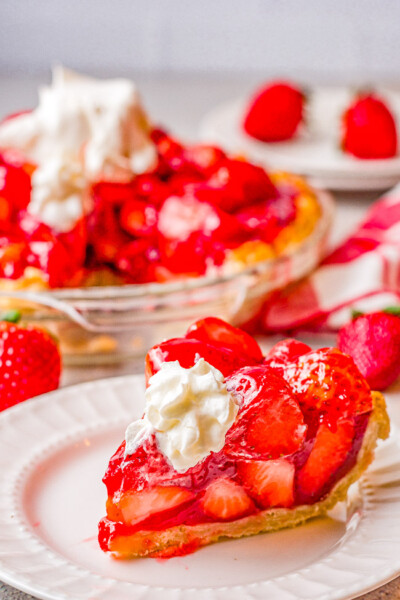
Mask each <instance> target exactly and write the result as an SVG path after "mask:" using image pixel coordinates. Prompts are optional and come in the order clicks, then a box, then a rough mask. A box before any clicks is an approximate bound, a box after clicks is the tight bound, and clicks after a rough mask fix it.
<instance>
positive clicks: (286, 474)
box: [238, 458, 295, 508]
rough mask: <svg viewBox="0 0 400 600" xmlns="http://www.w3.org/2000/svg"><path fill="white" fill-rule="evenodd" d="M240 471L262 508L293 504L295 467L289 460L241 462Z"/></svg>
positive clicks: (244, 484) (243, 481) (249, 490)
mask: <svg viewBox="0 0 400 600" xmlns="http://www.w3.org/2000/svg"><path fill="white" fill-rule="evenodd" d="M238 473H239V477H240V480H241V482H242V484H243V486H244V488H245V490H246V491H247V492H248V494H250V496H251V497H252V498H253V500H255V501H256V502H257V504H259V505H260V506H261V507H262V508H272V507H275V506H282V507H285V508H289V507H290V506H293V503H294V473H295V468H294V465H293V464H292V463H291V462H289V461H288V460H286V459H284V458H278V459H276V460H251V461H244V462H240V463H239V464H238Z"/></svg>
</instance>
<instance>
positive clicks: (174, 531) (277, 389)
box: [99, 318, 389, 557]
mask: <svg viewBox="0 0 400 600" xmlns="http://www.w3.org/2000/svg"><path fill="white" fill-rule="evenodd" d="M192 344H193V345H194V350H195V353H194V354H192V355H191V354H190V352H189V351H188V348H190V346H191V345H192ZM160 356H161V357H162V358H161V360H160ZM193 357H194V358H193ZM199 357H202V358H203V359H204V361H210V364H213V367H214V368H215V369H220V371H219V373H220V375H221V378H222V379H223V382H224V385H225V386H226V390H227V392H228V394H230V397H231V398H233V399H234V401H235V403H236V405H237V414H236V416H235V417H234V419H233V422H232V424H231V425H230V426H229V427H228V428H227V431H226V434H224V439H223V442H222V444H221V448H220V449H218V450H217V451H210V452H208V454H207V455H206V456H205V457H204V458H202V459H201V460H199V461H198V462H196V463H193V464H192V466H190V467H189V468H185V467H183V468H181V467H182V465H181V464H180V463H179V462H176V460H177V454H176V448H178V447H179V448H180V449H181V450H182V448H183V450H182V452H186V453H187V452H188V449H189V450H190V448H191V446H190V444H189V445H186V446H185V439H186V438H185V436H186V437H187V436H189V435H190V432H188V431H187V430H185V429H184V428H183V429H182V428H181V426H180V424H176V423H175V421H178V420H180V423H184V419H186V418H187V417H188V414H189V413H190V411H191V410H193V406H194V407H195V409H196V410H198V407H197V406H196V405H195V404H194V405H193V406H192V408H190V409H189V408H188V406H189V404H188V401H187V394H188V392H187V390H188V386H190V385H192V386H193V389H195V388H196V389H199V390H200V391H199V392H198V393H199V394H202V400H201V402H203V404H206V403H207V402H208V400H209V398H210V397H211V396H210V395H208V396H207V395H206V396H205V395H204V385H203V383H200V384H198V383H196V380H193V381H192V380H191V379H190V373H191V372H192V371H193V369H194V367H193V366H192V365H193V364H195V363H196V361H197V365H198V367H196V369H197V371H198V372H201V374H202V375H204V377H205V376H207V377H209V373H207V374H205V371H204V373H203V371H201V369H203V365H201V366H200V364H199V360H201V359H199ZM163 361H164V362H163ZM193 361H194V362H193ZM204 361H203V362H204ZM212 361H214V363H212ZM165 362H166V363H170V364H169V367H166V365H165ZM190 363H191V364H190ZM174 365H176V366H174ZM178 370H179V372H180V373H183V379H182V380H181V381H180V382H177V381H178V380H176V379H174V378H173V377H172V376H170V379H169V380H168V381H167V380H165V386H164V389H165V390H166V391H165V402H164V404H159V405H156V404H155V403H154V401H153V400H152V398H153V396H154V392H152V388H153V386H154V387H156V384H157V383H158V381H160V382H162V378H163V371H165V372H166V373H167V372H168V373H172V372H174V373H175V372H178ZM186 372H188V373H189V375H188V376H187V377H186ZM157 373H158V375H156V374H157ZM147 379H148V388H147V393H146V399H147V404H146V410H145V414H144V416H143V418H142V419H141V420H139V421H137V422H135V424H134V429H135V431H139V430H140V431H145V432H147V433H145V435H144V437H142V438H140V439H138V441H136V446H133V447H131V446H130V444H131V441H130V440H129V437H128V430H129V428H128V430H127V438H126V440H127V441H126V442H125V441H124V442H123V443H122V444H121V446H120V447H119V448H118V450H117V452H116V453H115V454H114V456H113V457H112V458H111V460H110V463H109V466H108V469H107V471H106V474H105V476H104V479H103V481H104V483H105V485H106V487H107V492H108V499H107V516H106V517H105V518H103V519H102V520H101V521H100V524H99V542H100V546H101V548H102V549H103V550H104V551H108V552H111V553H112V554H113V555H114V556H117V557H130V556H145V555H150V556H175V555H181V554H184V553H188V552H191V551H193V550H195V549H196V548H198V547H199V546H201V545H204V544H206V543H210V542H211V541H215V540H216V539H218V537H221V536H230V535H232V537H238V536H240V535H248V534H252V533H258V532H260V531H266V530H270V529H277V528H280V527H282V526H288V525H293V524H297V523H298V522H301V521H304V520H305V519H307V518H310V517H312V516H316V514H318V510H319V509H321V510H320V512H321V514H323V510H322V508H323V507H326V508H331V507H332V506H333V505H334V504H335V502H336V501H337V500H343V499H344V498H345V493H346V491H347V487H348V486H349V485H350V483H351V482H352V481H354V479H355V478H358V477H359V475H360V474H361V472H362V470H364V469H365V468H366V466H367V465H368V463H369V462H370V460H371V459H372V454H373V447H374V445H375V443H376V439H377V437H386V436H387V434H388V427H389V425H388V421H387V415H386V412H385V409H384V403H383V404H382V402H383V400H382V399H380V400H379V401H378V404H379V403H380V404H381V408H380V409H379V411H378V410H377V409H376V407H375V406H374V400H373V398H374V395H373V394H372V393H371V391H370V389H369V387H368V385H367V383H366V382H365V380H364V379H363V378H362V376H361V375H360V373H359V371H358V369H357V367H356V366H355V364H354V363H353V361H352V359H351V358H350V357H348V356H347V355H345V354H342V353H341V352H340V351H339V350H337V349H335V348H324V349H321V350H317V351H311V349H310V348H309V347H307V346H306V345H305V344H301V343H300V342H296V341H295V340H285V341H284V342H280V343H279V344H277V345H276V346H275V347H274V348H273V349H272V350H271V351H270V353H269V354H268V355H267V356H266V357H264V356H263V355H262V353H261V350H260V349H259V348H258V346H257V344H256V342H255V340H253V339H252V338H251V337H250V336H249V335H248V334H246V333H245V332H242V331H241V330H239V329H236V328H234V327H232V326H230V325H228V324H226V323H224V322H223V321H220V320H219V319H216V318H208V319H204V320H202V321H199V322H197V323H195V324H194V325H193V326H192V327H191V328H190V329H189V331H188V333H187V334H186V337H185V338H177V339H175V340H169V341H167V342H163V344H160V345H159V346H156V347H154V348H152V349H151V350H150V352H149V354H148V356H147ZM222 379H221V380H222ZM172 380H173V381H175V382H177V383H176V390H178V388H179V390H180V391H179V393H178V392H177V391H176V390H175V391H174V390H173V389H172V388H171V386H170V382H171V381H172ZM199 381H200V380H199ZM204 381H205V380H204ZM190 382H191V383H190ZM196 386H197V387H196ZM161 389H162V386H161ZM182 389H183V390H185V392H184V393H182ZM156 392H157V393H158V389H157V390H156ZM152 394H153V395H152ZM185 394H186V395H185ZM374 394H375V393H374ZM377 396H379V397H380V395H377ZM380 398H381V397H380ZM157 399H158V396H157ZM157 401H158V400H157ZM217 401H218V398H217V397H214V396H213V402H214V405H213V406H215V403H216V402H217ZM183 405H184V408H182V406H183ZM382 406H383V409H382ZM157 411H158V412H157ZM190 414H191V413H190ZM198 414H199V413H197V416H198ZM219 414H222V413H219ZM154 415H156V416H154ZM166 415H167V416H166ZM193 415H194V413H193V414H191V416H190V419H189V422H190V424H191V425H190V426H191V427H195V426H194V425H193V424H194V422H195V419H194V416H193ZM171 419H172V421H171ZM377 420H378V421H379V427H378V429H374V423H375V421H377ZM147 421H148V422H147ZM196 422H197V423H198V424H199V427H198V432H197V433H198V437H197V439H200V438H201V437H202V435H203V431H202V428H201V420H199V419H198V420H197V421H196ZM210 422H212V425H211V427H217V424H216V422H215V421H210ZM151 423H153V425H154V423H155V424H156V426H155V427H153V429H151V427H152V425H151ZM149 424H150V425H149ZM157 427H158V428H157ZM175 427H177V428H178V429H175V433H171V431H172V430H173V429H174V428H175ZM140 428H141V429H140ZM177 432H179V435H180V437H179V436H178V435H177ZM163 436H164V437H163ZM165 436H166V437H165ZM168 436H170V438H171V439H172V441H173V444H172V446H173V447H174V450H171V447H172V446H171V445H170V446H164V441H165V439H167V438H168ZM367 438H368V439H367ZM182 440H183V441H182ZM366 442H368V444H369V446H368V449H367V448H366V446H365V444H366ZM190 443H191V442H190ZM174 444H175V445H174ZM179 444H180V445H179ZM128 446H129V448H128ZM161 448H164V449H165V448H169V450H167V451H166V452H167V453H165V452H163V450H162V449H161ZM168 452H170V454H169V455H168ZM174 461H175V462H174ZM173 463H174V464H173ZM359 463H360V464H359ZM361 463H362V464H361ZM174 465H175V466H174ZM343 482H346V485H345V486H344V483H343ZM341 484H343V486H344V487H343V490H342V491H341V496H340V497H339V496H338V497H337V498H336V499H332V501H330V498H331V496H332V494H333V493H334V490H337V489H338V488H339V487H340V486H341ZM346 486H347V487H346ZM345 488H346V489H345ZM328 504H329V506H328ZM315 509H317V510H315ZM325 512H326V510H325ZM277 515H278V516H277ZM279 515H280V516H279ZM283 515H285V519H283V517H282V516H283ZM258 517H259V519H258Z"/></svg>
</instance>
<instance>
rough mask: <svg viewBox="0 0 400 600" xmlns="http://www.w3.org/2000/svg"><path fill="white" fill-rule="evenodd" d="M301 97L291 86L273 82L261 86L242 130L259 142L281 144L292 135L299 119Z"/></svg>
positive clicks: (297, 89)
mask: <svg viewBox="0 0 400 600" xmlns="http://www.w3.org/2000/svg"><path fill="white" fill-rule="evenodd" d="M303 111H304V94H303V92H302V91H301V90H300V89H299V88H297V87H295V86H294V85H292V84H290V83H287V82H284V81H277V82H273V83H269V84H268V85H267V86H264V87H263V88H261V89H260V90H258V92H256V94H255V96H254V97H253V99H252V100H251V103H250V106H249V108H248V109H247V113H246V115H245V119H244V122H243V127H244V130H245V131H246V132H247V133H248V134H249V135H251V136H252V137H255V138H257V139H258V140H261V141H263V142H281V141H283V140H289V139H290V138H292V137H293V136H294V134H295V133H296V131H297V130H298V127H299V125H300V123H301V122H302V120H303Z"/></svg>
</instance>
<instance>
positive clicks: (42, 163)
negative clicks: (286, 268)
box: [0, 68, 321, 290]
mask: <svg viewBox="0 0 400 600" xmlns="http://www.w3.org/2000/svg"><path fill="white" fill-rule="evenodd" d="M320 213H321V211H320V206H319V202H318V200H317V197H316V195H315V193H314V192H313V190H312V189H311V188H309V187H308V186H307V185H306V184H305V183H304V182H303V181H302V180H301V179H299V178H295V177H292V176H290V175H287V174H283V173H277V174H267V173H266V172H265V171H264V170H263V169H262V168H260V167H259V166H257V165H254V164H251V163H250V162H248V161H246V160H243V159H242V158H237V157H232V156H228V155H226V154H225V152H223V151H222V150H221V149H219V148H216V147H214V146H205V145H195V146H186V145H183V144H181V143H180V142H178V141H177V140H175V139H173V138H172V137H171V136H170V135H168V134H167V133H166V132H164V131H162V130H160V129H157V128H155V127H154V126H153V125H152V124H151V122H150V120H149V119H148V117H147V115H146V113H145V111H144V110H143V108H142V105H141V103H140V99H139V96H138V92H137V90H136V87H135V85H134V84H133V83H132V82H130V81H128V80H123V79H115V80H104V81H103V80H95V79H90V78H87V77H82V76H80V75H78V74H76V73H73V72H71V71H68V70H65V69H62V68H58V69H56V70H55V72H54V76H53V82H52V84H51V85H50V86H48V87H45V88H43V89H41V90H40V94H39V104H38V106H37V108H36V109H34V110H33V111H27V112H23V113H19V114H16V115H12V116H10V117H9V118H7V119H6V120H4V121H3V122H2V123H1V124H0V286H1V288H3V289H4V288H5V289H11V290H14V289H25V288H30V289H43V288H45V289H46V288H59V287H66V286H67V287H76V286H91V285H107V284H124V283H148V282H164V281H168V280H171V279H177V278H184V277H199V276H203V275H209V274H213V275H215V274H217V275H218V274H227V273H232V272H236V271H238V270H240V269H242V268H244V267H246V266H248V265H251V264H253V263H255V262H258V261H262V260H265V259H270V258H273V257H275V256H277V255H279V254H281V253H282V252H286V251H289V250H290V249H291V248H292V247H293V245H295V244H298V243H299V242H300V241H302V240H303V239H304V238H306V237H307V236H309V235H310V234H311V232H312V231H313V230H314V228H315V226H316V224H317V222H318V220H319V218H320Z"/></svg>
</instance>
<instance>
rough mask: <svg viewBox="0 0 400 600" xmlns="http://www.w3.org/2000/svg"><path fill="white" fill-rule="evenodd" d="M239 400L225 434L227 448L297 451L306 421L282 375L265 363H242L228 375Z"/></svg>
mask: <svg viewBox="0 0 400 600" xmlns="http://www.w3.org/2000/svg"><path fill="white" fill-rule="evenodd" d="M227 387H228V390H229V391H230V392H232V393H233V394H234V395H235V397H236V398H237V399H238V401H239V402H240V404H241V408H240V411H239V415H238V418H237V420H236V422H235V423H234V424H233V426H232V427H231V429H230V430H229V432H228V434H227V438H226V440H227V441H226V450H227V452H228V453H229V452H230V453H232V454H234V455H235V454H236V455H239V456H253V457H260V458H264V459H270V458H279V457H280V456H282V455H287V454H292V453H293V452H296V451H297V450H298V449H299V448H300V447H301V445H302V444H303V442H304V439H305V435H306V429H307V427H306V425H305V423H304V419H303V414H302V412H301V410H300V407H299V404H298V402H297V400H296V399H295V397H294V395H293V393H292V391H291V389H290V387H289V386H288V385H287V383H286V382H285V380H284V379H283V377H282V376H281V375H280V374H279V373H278V372H277V371H276V370H274V369H271V368H268V367H265V366H255V367H244V368H243V369H240V370H239V371H237V372H235V373H233V375H232V376H231V377H229V378H228V379H227Z"/></svg>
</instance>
